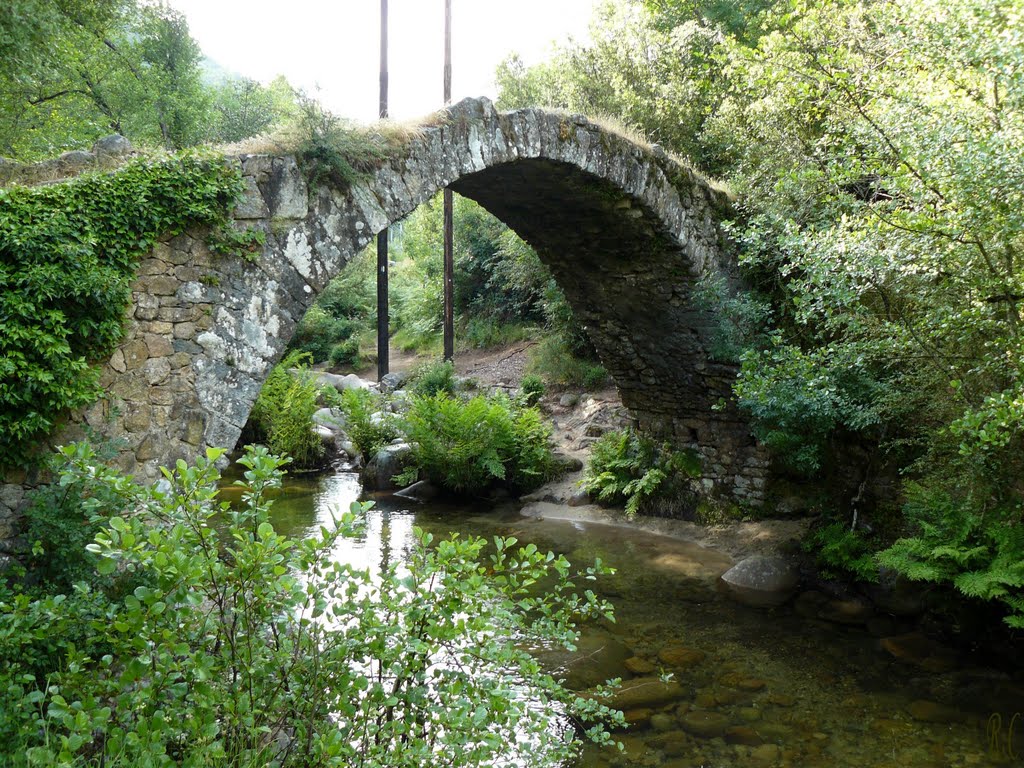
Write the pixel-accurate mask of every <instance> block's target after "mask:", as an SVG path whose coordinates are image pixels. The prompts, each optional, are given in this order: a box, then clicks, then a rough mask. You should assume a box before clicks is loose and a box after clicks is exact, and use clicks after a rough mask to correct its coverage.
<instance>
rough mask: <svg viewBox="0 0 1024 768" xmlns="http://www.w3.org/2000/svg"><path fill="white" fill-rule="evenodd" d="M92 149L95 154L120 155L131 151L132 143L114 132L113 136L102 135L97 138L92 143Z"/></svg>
mask: <svg viewBox="0 0 1024 768" xmlns="http://www.w3.org/2000/svg"><path fill="white" fill-rule="evenodd" d="M92 151H93V152H94V153H95V154H96V155H97V156H100V155H107V156H110V157H121V156H122V155H127V154H128V153H129V152H131V151H132V145H131V142H130V141H128V139H126V138H125V137H124V136H118V135H117V134H114V135H113V136H104V137H103V138H102V139H99V140H98V141H97V142H96V143H95V144H93V145H92Z"/></svg>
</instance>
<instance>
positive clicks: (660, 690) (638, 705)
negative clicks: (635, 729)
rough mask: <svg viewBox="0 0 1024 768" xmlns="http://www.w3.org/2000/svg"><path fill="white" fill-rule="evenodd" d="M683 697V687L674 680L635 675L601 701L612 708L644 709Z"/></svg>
mask: <svg viewBox="0 0 1024 768" xmlns="http://www.w3.org/2000/svg"><path fill="white" fill-rule="evenodd" d="M682 697H683V688H682V686H681V685H679V683H677V682H676V681H675V680H669V681H668V682H664V681H663V680H662V679H661V678H659V677H637V678H634V679H632V680H627V681H626V682H624V683H623V684H622V686H621V687H620V688H619V689H618V690H617V691H615V692H614V693H613V694H612V695H611V696H608V697H603V698H602V699H601V701H602V703H604V704H607V705H608V706H609V707H612V708H613V709H621V710H623V711H625V710H628V709H644V708H654V707H660V706H661V705H662V704H669V703H671V702H673V701H677V700H678V699H681V698H682Z"/></svg>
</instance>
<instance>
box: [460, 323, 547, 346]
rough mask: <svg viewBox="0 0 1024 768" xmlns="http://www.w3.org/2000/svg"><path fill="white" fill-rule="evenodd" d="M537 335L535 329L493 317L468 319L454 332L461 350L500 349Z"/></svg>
mask: <svg viewBox="0 0 1024 768" xmlns="http://www.w3.org/2000/svg"><path fill="white" fill-rule="evenodd" d="M536 335H537V328H536V327H533V326H526V325H522V324H520V323H515V322H504V321H501V320H497V319H495V318H493V317H470V318H469V319H467V320H466V321H465V323H464V325H463V326H462V327H461V328H457V329H456V331H455V338H456V341H458V343H459V346H460V347H461V348H466V347H470V348H474V349H501V348H503V347H508V346H511V345H513V344H516V343H518V342H521V341H526V340H527V339H532V338H534V337H535V336H536Z"/></svg>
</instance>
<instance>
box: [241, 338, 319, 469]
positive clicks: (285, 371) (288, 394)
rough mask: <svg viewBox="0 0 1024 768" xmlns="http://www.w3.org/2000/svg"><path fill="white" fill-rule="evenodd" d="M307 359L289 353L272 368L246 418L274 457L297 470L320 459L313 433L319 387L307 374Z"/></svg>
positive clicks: (308, 373)
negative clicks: (285, 458) (289, 461)
mask: <svg viewBox="0 0 1024 768" xmlns="http://www.w3.org/2000/svg"><path fill="white" fill-rule="evenodd" d="M309 359H310V358H309V355H308V354H306V353H303V352H292V353H291V354H289V355H288V356H287V357H285V359H284V360H282V361H281V362H280V363H278V364H277V365H276V366H274V368H273V370H271V372H270V375H269V376H268V377H267V380H266V381H265V382H264V384H263V388H262V389H261V390H260V394H259V397H257V398H256V402H255V404H254V405H253V408H252V413H251V414H250V416H249V419H250V421H251V423H252V424H253V425H254V426H255V427H256V431H257V434H258V435H259V437H260V439H262V440H263V441H264V442H265V443H266V444H267V447H268V448H269V449H270V450H271V451H272V452H273V453H275V454H277V455H280V456H289V457H291V459H292V461H293V462H294V463H295V466H298V467H314V466H316V465H317V463H318V462H319V460H320V459H321V457H322V456H323V453H324V449H323V445H322V444H321V442H320V438H319V437H318V436H317V434H316V433H315V432H314V431H313V414H314V413H316V411H317V408H318V407H319V406H318V404H317V399H318V396H319V394H320V387H319V386H318V384H317V382H316V380H315V379H314V378H313V376H312V375H311V374H310V372H309Z"/></svg>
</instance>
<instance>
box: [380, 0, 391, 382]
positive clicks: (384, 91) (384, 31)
mask: <svg viewBox="0 0 1024 768" xmlns="http://www.w3.org/2000/svg"><path fill="white" fill-rule="evenodd" d="M387 116H388V0H380V118H381V119H382V120H383V119H384V118H386V117H387ZM389 336H390V334H389V333H388V230H387V228H385V229H384V230H383V231H382V232H380V234H378V235H377V378H378V379H382V378H384V377H385V376H386V375H387V374H388V363H389V359H388V357H389V355H388V340H389Z"/></svg>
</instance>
